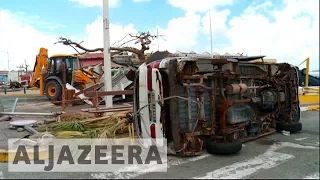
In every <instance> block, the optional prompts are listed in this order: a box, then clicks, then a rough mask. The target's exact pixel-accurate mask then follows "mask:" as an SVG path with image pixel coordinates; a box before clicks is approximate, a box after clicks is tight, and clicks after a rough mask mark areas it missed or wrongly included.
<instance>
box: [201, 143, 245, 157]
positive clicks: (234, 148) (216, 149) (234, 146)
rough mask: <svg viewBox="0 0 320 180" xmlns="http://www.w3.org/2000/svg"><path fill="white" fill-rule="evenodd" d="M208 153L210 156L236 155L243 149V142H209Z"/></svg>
mask: <svg viewBox="0 0 320 180" xmlns="http://www.w3.org/2000/svg"><path fill="white" fill-rule="evenodd" d="M206 148H207V152H208V153H210V154H234V153H237V152H239V151H240V150H241V149H242V142H240V141H233V142H227V143H222V142H213V141H211V140H208V141H207V147H206Z"/></svg>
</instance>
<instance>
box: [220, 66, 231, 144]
mask: <svg viewBox="0 0 320 180" xmlns="http://www.w3.org/2000/svg"><path fill="white" fill-rule="evenodd" d="M218 69H219V70H220V71H222V66H221V65H218ZM219 76H220V78H219V90H220V98H221V102H220V103H221V107H220V130H221V132H222V136H223V140H224V142H226V141H227V139H226V134H225V130H226V116H227V109H228V107H229V104H228V101H227V99H226V97H225V95H224V90H223V89H222V88H223V74H220V75H219Z"/></svg>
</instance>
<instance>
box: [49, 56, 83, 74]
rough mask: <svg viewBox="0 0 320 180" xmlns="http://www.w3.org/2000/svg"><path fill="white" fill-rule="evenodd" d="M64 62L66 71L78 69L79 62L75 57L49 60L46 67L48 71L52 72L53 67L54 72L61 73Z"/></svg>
mask: <svg viewBox="0 0 320 180" xmlns="http://www.w3.org/2000/svg"><path fill="white" fill-rule="evenodd" d="M64 61H65V63H66V68H67V69H70V70H74V69H80V64H79V60H78V58H76V57H55V58H50V61H49V62H50V64H49V66H48V68H49V70H53V68H54V66H55V69H56V71H61V70H62V64H63V62H64ZM54 63H55V64H54ZM50 72H51V71H50Z"/></svg>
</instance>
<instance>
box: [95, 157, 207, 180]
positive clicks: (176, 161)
mask: <svg viewBox="0 0 320 180" xmlns="http://www.w3.org/2000/svg"><path fill="white" fill-rule="evenodd" d="M209 156H210V154H208V153H205V152H204V153H203V154H202V155H200V156H195V157H190V158H180V157H170V156H169V157H168V164H167V166H164V167H159V165H150V166H149V168H145V169H139V167H138V166H133V167H131V168H130V169H129V168H126V167H125V168H123V169H121V170H119V172H115V173H92V174H91V176H92V177H93V178H95V179H108V178H112V179H131V178H135V177H137V176H141V175H143V174H146V173H149V172H154V171H156V170H157V171H159V168H161V169H162V168H170V167H172V166H178V165H181V164H186V163H189V162H194V161H198V160H201V159H204V158H207V157H209ZM130 170H131V171H135V172H128V173H127V172H123V171H130ZM137 170H139V171H138V172H136V171H137Z"/></svg>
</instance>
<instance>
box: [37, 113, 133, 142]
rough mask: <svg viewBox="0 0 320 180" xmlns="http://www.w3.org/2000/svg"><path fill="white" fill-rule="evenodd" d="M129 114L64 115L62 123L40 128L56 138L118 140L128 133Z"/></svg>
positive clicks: (39, 129)
mask: <svg viewBox="0 0 320 180" xmlns="http://www.w3.org/2000/svg"><path fill="white" fill-rule="evenodd" d="M126 113H127V112H126V111H124V112H120V113H117V114H114V115H112V116H105V117H100V118H89V116H85V115H79V114H64V115H63V116H62V117H61V118H60V119H61V122H54V123H51V124H49V125H47V126H45V127H44V126H42V127H38V128H37V130H38V131H39V132H44V131H46V132H49V133H51V134H53V135H55V137H56V138H62V139H63V138H117V137H123V136H125V135H126V133H128V132H129V131H128V127H129V123H128V121H127V119H126V117H125V114H126Z"/></svg>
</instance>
